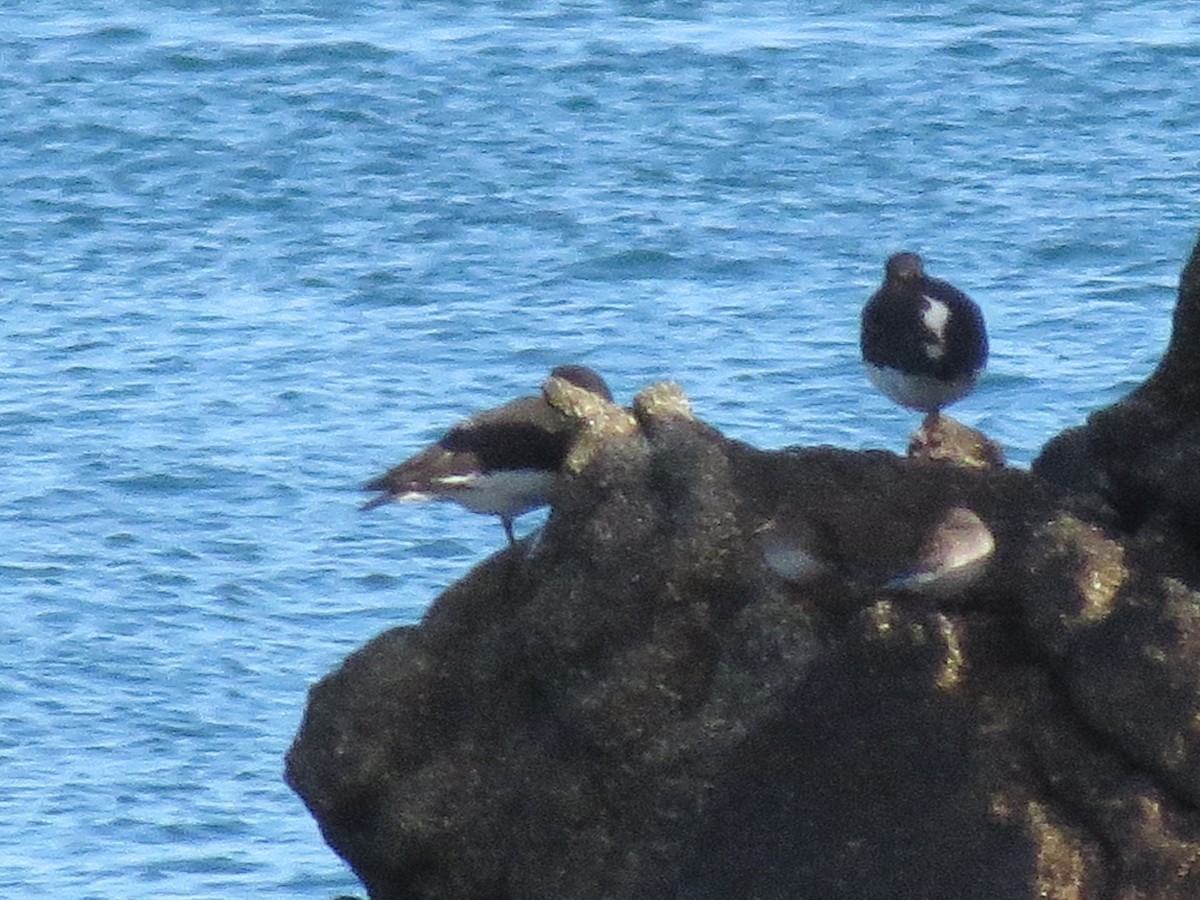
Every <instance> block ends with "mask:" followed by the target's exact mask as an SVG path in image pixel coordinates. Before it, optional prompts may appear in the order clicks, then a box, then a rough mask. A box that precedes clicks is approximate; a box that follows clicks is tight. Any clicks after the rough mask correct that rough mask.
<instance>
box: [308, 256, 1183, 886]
mask: <svg viewBox="0 0 1200 900" xmlns="http://www.w3.org/2000/svg"><path fill="white" fill-rule="evenodd" d="M1198 341H1200V248H1198V249H1197V252H1196V253H1194V254H1193V257H1192V260H1191V262H1189V264H1188V267H1187V269H1186V270H1185V273H1184V278H1183V280H1182V285H1181V296H1180V303H1179V309H1178V310H1177V312H1176V316H1175V332H1174V335H1173V338H1172V344H1171V348H1170V350H1169V352H1168V355H1167V357H1166V358H1165V359H1164V360H1163V363H1162V365H1160V367H1159V369H1158V370H1157V371H1156V372H1155V374H1154V376H1152V377H1151V379H1150V380H1149V381H1147V383H1146V384H1145V385H1144V386H1143V387H1141V388H1139V389H1138V390H1137V391H1135V392H1134V393H1133V394H1132V395H1130V397H1128V398H1127V399H1126V400H1124V401H1122V402H1121V403H1119V404H1117V405H1115V406H1114V407H1111V408H1110V409H1107V410H1102V411H1101V412H1098V413H1096V414H1095V415H1093V416H1092V417H1091V419H1090V420H1089V422H1088V424H1087V425H1086V426H1084V427H1083V428H1081V429H1075V430H1073V431H1071V432H1067V433H1066V434H1064V435H1063V436H1060V438H1057V439H1056V440H1055V441H1054V442H1052V444H1051V445H1050V446H1048V447H1047V450H1046V452H1045V453H1044V454H1043V456H1042V458H1041V459H1040V460H1039V461H1038V464H1037V465H1036V466H1035V468H1034V474H1029V473H1025V472H1021V471H1017V470H1012V469H1006V468H1004V467H1003V466H1002V464H1001V463H1000V457H999V456H998V455H997V454H996V453H995V452H993V451H992V450H991V449H988V445H987V442H986V439H985V438H983V437H982V436H976V437H972V436H970V435H969V434H967V432H966V431H964V430H963V429H962V428H961V426H958V425H957V423H953V422H952V420H945V421H944V422H943V423H942V424H941V425H940V426H939V427H943V428H944V429H945V431H944V433H941V434H925V435H923V436H922V437H921V438H920V440H919V441H917V442H916V443H915V444H914V451H913V455H912V456H911V458H907V459H905V458H899V457H896V456H894V455H891V454H887V453H879V452H865V453H856V452H848V451H843V450H837V449H833V448H810V449H797V450H793V451H783V452H774V453H767V452H762V451H758V450H756V449H754V448H752V447H749V446H746V445H744V444H740V443H736V442H732V441H729V440H727V439H725V438H724V437H723V436H722V435H720V434H719V433H717V432H715V431H714V430H712V429H711V428H709V427H707V426H706V425H704V424H703V423H702V422H699V421H697V420H696V419H694V418H693V417H692V415H691V412H690V410H689V408H688V404H687V402H686V398H684V397H683V395H682V393H681V392H680V391H679V390H678V389H677V388H675V387H674V386H671V385H660V386H656V387H655V388H653V389H651V390H650V391H647V392H644V393H643V394H642V395H641V396H640V397H639V398H638V401H637V402H636V403H635V404H634V408H633V411H632V416H631V415H629V414H628V413H626V412H624V411H622V410H619V409H616V408H613V407H609V406H606V405H603V404H597V403H594V402H593V401H591V400H588V399H587V398H580V397H578V396H577V395H575V394H573V393H572V392H571V390H570V386H569V385H567V386H564V385H563V384H561V383H560V384H548V385H547V397H548V399H551V402H554V403H556V405H559V406H560V408H562V409H564V410H569V411H570V414H571V415H575V416H577V417H578V418H579V419H580V421H581V423H583V424H584V427H585V430H584V435H583V438H582V439H581V441H580V443H579V445H578V446H577V448H576V450H575V451H573V452H572V455H571V458H570V460H569V467H570V475H569V477H568V478H566V479H565V481H564V483H563V485H562V487H561V490H560V493H559V496H558V497H557V498H556V502H555V510H554V513H553V515H552V516H551V518H550V520H549V522H548V523H547V525H546V527H545V529H544V531H543V532H542V533H541V535H540V536H538V537H536V538H533V539H529V540H526V541H524V542H522V543H521V544H519V545H518V546H517V547H515V548H513V549H512V550H507V551H504V552H502V553H499V554H497V555H496V556H494V557H492V558H491V559H489V560H487V561H486V562H484V563H483V564H482V565H480V566H479V567H478V568H477V569H476V570H475V571H474V572H473V573H471V574H470V575H469V576H468V577H467V578H465V579H464V580H463V581H461V582H459V583H458V584H456V585H454V586H452V587H451V588H450V589H449V590H447V591H446V592H445V593H444V594H443V595H442V596H441V597H439V598H438V599H437V600H436V601H435V602H434V604H433V605H432V606H431V607H430V609H429V611H428V613H427V615H426V617H425V619H424V620H423V621H422V622H421V624H420V625H418V626H414V627H408V628H398V629H395V630H393V631H389V632H386V633H384V634H382V635H380V636H379V637H377V638H375V639H374V640H373V641H371V642H370V643H368V644H367V645H366V646H364V647H363V648H362V649H360V650H359V651H357V652H356V653H354V654H353V655H351V656H350V657H349V658H348V659H347V660H346V661H345V662H344V664H343V665H342V666H341V667H340V668H339V669H338V670H337V671H336V672H334V673H332V674H331V675H329V676H328V677H326V678H325V679H324V680H323V681H321V682H320V683H319V684H317V685H316V686H315V687H314V688H313V690H312V692H311V696H310V700H309V705H308V709H307V712H306V715H305V719H304V723H303V725H302V727H301V730H300V733H299V735H298V736H297V738H296V742H295V744H294V746H293V747H292V749H291V751H290V753H289V754H288V766H287V778H288V781H289V784H291V785H292V787H293V788H294V789H295V790H296V791H297V792H298V793H299V794H300V795H301V796H302V797H303V798H304V800H305V802H306V803H307V804H308V806H309V809H310V810H311V811H312V813H313V815H314V816H315V817H316V819H317V821H318V822H319V823H320V826H321V828H322V831H323V833H324V835H325V837H326V839H327V840H328V842H329V843H330V845H331V846H332V847H333V848H334V849H335V850H336V851H337V852H338V853H339V854H341V855H342V856H343V857H344V858H345V859H346V860H347V861H348V862H349V863H350V864H351V865H352V866H353V867H354V869H355V871H356V872H357V873H358V875H359V876H360V878H361V879H362V881H363V883H364V885H365V886H366V888H367V890H368V892H369V894H370V896H371V897H372V898H373V900H401V898H443V897H462V898H496V900H499V898H644V897H677V898H687V900H699V898H712V900H717V898H721V900H728V898H738V897H746V898H751V897H754V898H809V897H812V898H855V900H862V898H885V897H886V898H895V897H902V898H907V897H920V898H963V897H986V898H1010V897H1011V898H1034V897H1038V898H1080V900H1082V898H1088V900H1091V898H1122V900H1124V898H1129V900H1132V898H1185V897H1188V898H1191V897H1197V896H1200V735H1198V734H1197V730H1198V729H1200V594H1198V593H1197V590H1196V589H1197V587H1200V560H1198V555H1200V554H1198V548H1197V530H1196V525H1197V523H1198V522H1200V515H1198V513H1200V465H1198V463H1200V447H1197V446H1196V444H1195V443H1194V442H1195V441H1196V439H1197V437H1198V436H1200V429H1198V427H1197V425H1198V422H1197V417H1200V403H1198V401H1200V356H1198V355H1197V352H1198V351H1200V344H1198V343H1197V342H1198ZM944 418H945V417H943V419H944ZM953 446H964V447H974V448H975V450H974V451H969V452H965V454H964V456H963V458H962V459H956V458H955V456H954V453H953V452H950V451H948V450H947V449H946V448H948V447H953ZM980 448H984V451H983V452H982V453H979V452H975V451H978V450H979V449H980ZM953 507H966V508H967V509H969V510H971V511H972V512H973V513H974V514H975V515H977V516H978V518H979V519H980V520H982V522H984V523H985V524H986V526H987V528H988V530H990V532H991V534H992V536H994V539H995V553H994V555H993V556H991V557H990V562H989V563H988V567H987V571H986V573H985V574H984V576H983V577H982V578H981V579H979V580H977V581H976V582H975V583H973V584H971V585H969V586H968V587H966V588H965V589H963V590H961V591H959V592H957V593H956V594H954V595H953V596H950V597H949V598H948V599H947V598H942V599H936V600H935V599H933V598H932V597H930V596H927V595H924V594H919V593H914V592H911V591H904V590H898V589H896V588H895V587H891V586H889V585H894V584H895V583H896V581H895V579H896V576H897V575H902V574H903V573H904V572H905V571H907V570H908V569H910V568H911V567H912V565H913V562H914V560H915V559H916V557H917V555H918V552H919V548H920V547H921V546H922V544H923V542H924V540H925V538H926V536H927V535H928V533H929V531H930V529H931V528H933V527H934V526H935V524H936V523H937V522H938V521H939V520H940V519H941V518H942V517H943V516H944V514H945V512H946V510H947V509H950V508H953ZM768 535H770V536H771V540H774V541H776V543H778V542H780V541H782V543H783V546H784V547H785V549H786V548H789V547H790V548H792V549H796V548H799V549H802V550H803V551H804V554H809V555H811V557H812V559H813V560H816V561H817V562H818V563H819V564H815V565H812V566H807V567H800V568H802V569H803V570H804V572H805V574H803V575H802V576H801V575H796V576H793V575H791V574H789V575H788V576H787V577H788V579H789V580H785V578H784V577H781V575H780V574H779V572H783V571H784V569H778V567H777V569H778V571H776V570H773V569H772V568H771V567H769V566H768V565H767V563H766V560H767V559H768V558H771V555H770V553H767V552H766V551H765V549H764V548H767V544H766V543H765V542H766V541H767V536H768ZM789 542H790V543H789ZM801 558H802V560H807V559H808V555H802V557H801ZM789 571H790V570H789Z"/></svg>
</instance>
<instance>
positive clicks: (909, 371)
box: [861, 252, 988, 421]
mask: <svg viewBox="0 0 1200 900" xmlns="http://www.w3.org/2000/svg"><path fill="white" fill-rule="evenodd" d="M884 271H885V278H884V282H883V285H882V287H880V288H879V290H877V291H876V292H875V293H874V294H873V295H872V296H871V299H870V300H868V301H867V305H866V306H865V307H864V308H863V312H862V334H861V346H862V355H863V362H864V363H866V366H867V375H868V377H869V378H870V379H871V383H872V384H874V385H875V387H877V388H879V390H881V391H882V392H883V393H884V394H886V395H887V396H888V397H890V398H891V399H892V400H894V401H896V402H897V403H899V404H900V405H901V406H906V407H908V408H910V409H917V410H920V411H922V412H924V413H926V414H927V421H932V420H936V418H937V416H938V414H939V413H940V411H941V410H942V409H943V408H944V407H946V406H949V405H950V404H951V403H954V402H956V401H958V400H961V399H962V398H963V397H965V396H966V395H967V394H969V393H971V391H972V390H974V388H975V382H976V380H978V378H979V376H980V374H981V373H982V372H983V369H984V366H985V365H986V364H987V357H988V339H987V330H986V328H985V327H984V324H983V313H981V312H980V311H979V307H978V306H976V305H975V303H974V301H972V300H971V298H970V297H968V296H967V295H966V294H964V293H963V292H962V291H960V290H959V289H958V288H956V287H954V286H953V285H952V284H949V283H947V282H945V281H941V280H939V279H937V278H930V277H929V276H927V275H926V274H925V267H924V264H923V263H922V261H921V257H920V256H918V255H917V254H915V253H909V252H904V253H897V254H895V255H894V256H892V257H891V258H890V259H888V261H887V266H886V267H885V270H884Z"/></svg>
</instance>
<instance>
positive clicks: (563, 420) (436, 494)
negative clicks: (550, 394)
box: [363, 366, 612, 544]
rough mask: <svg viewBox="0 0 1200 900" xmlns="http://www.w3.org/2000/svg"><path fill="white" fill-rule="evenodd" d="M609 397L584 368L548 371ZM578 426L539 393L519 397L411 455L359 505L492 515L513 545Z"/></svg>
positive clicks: (370, 486)
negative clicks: (420, 505) (414, 504)
mask: <svg viewBox="0 0 1200 900" xmlns="http://www.w3.org/2000/svg"><path fill="white" fill-rule="evenodd" d="M550 374H551V376H556V377H558V378H561V379H563V380H564V381H568V382H570V383H571V384H574V385H575V386H577V387H580V388H583V389H584V390H586V391H590V392H591V393H594V394H597V395H599V396H601V397H603V398H604V399H605V400H612V394H611V393H610V391H609V389H608V385H606V384H605V383H604V379H602V378H601V377H600V376H599V375H597V374H596V373H595V372H594V371H592V370H591V369H589V368H587V367H586V366H558V367H557V368H555V369H554V370H553V371H552V372H551V373H550ZM577 428H578V423H577V422H576V421H574V420H572V419H571V418H570V417H568V416H567V415H565V414H564V413H562V412H560V411H559V410H557V409H555V408H554V407H553V406H551V405H550V404H549V403H547V402H546V400H545V399H544V398H543V397H542V396H541V395H538V396H531V397H521V398H520V399H517V400H513V401H512V402H510V403H506V404H504V405H503V406H498V407H496V408H495V409H490V410H487V411H486V412H482V413H479V414H478V415H475V416H472V417H471V418H469V419H464V420H463V421H461V422H459V423H458V424H457V425H455V426H454V427H453V428H451V429H450V430H449V431H448V432H446V434H445V435H444V436H443V437H442V438H441V439H440V440H439V441H437V442H436V443H434V444H431V445H430V446H428V447H426V448H425V449H424V450H422V451H421V452H420V453H418V454H417V455H416V456H413V457H411V458H410V459H407V460H405V461H404V462H402V463H400V464H399V465H397V466H394V467H392V468H391V469H388V471H387V472H385V473H384V474H383V475H381V476H379V477H378V478H376V479H374V480H372V481H369V482H367V484H365V485H364V486H363V489H364V490H368V491H380V492H381V493H380V495H379V496H378V497H375V498H374V499H372V500H368V501H367V502H366V503H365V504H363V509H374V508H375V507H376V506H382V505H383V504H384V503H388V502H390V501H393V500H394V501H399V502H404V501H411V500H453V501H454V502H455V503H458V504H459V505H460V506H463V507H465V508H466V509H469V510H470V511H471V512H476V513H483V514H485V515H495V516H499V517H500V521H501V522H503V523H504V533H505V535H507V536H508V541H509V543H510V544H512V543H514V537H513V529H512V523H513V519H514V518H515V517H517V516H519V515H521V514H522V513H525V512H529V511H530V510H532V509H537V508H538V507H539V506H545V505H546V504H547V503H549V502H550V489H551V487H552V485H553V484H554V480H555V478H556V477H557V476H558V475H559V473H560V472H561V470H562V466H563V461H564V459H565V458H566V455H567V452H568V450H569V449H570V446H571V441H572V439H573V437H574V434H575V431H576V430H577Z"/></svg>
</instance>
